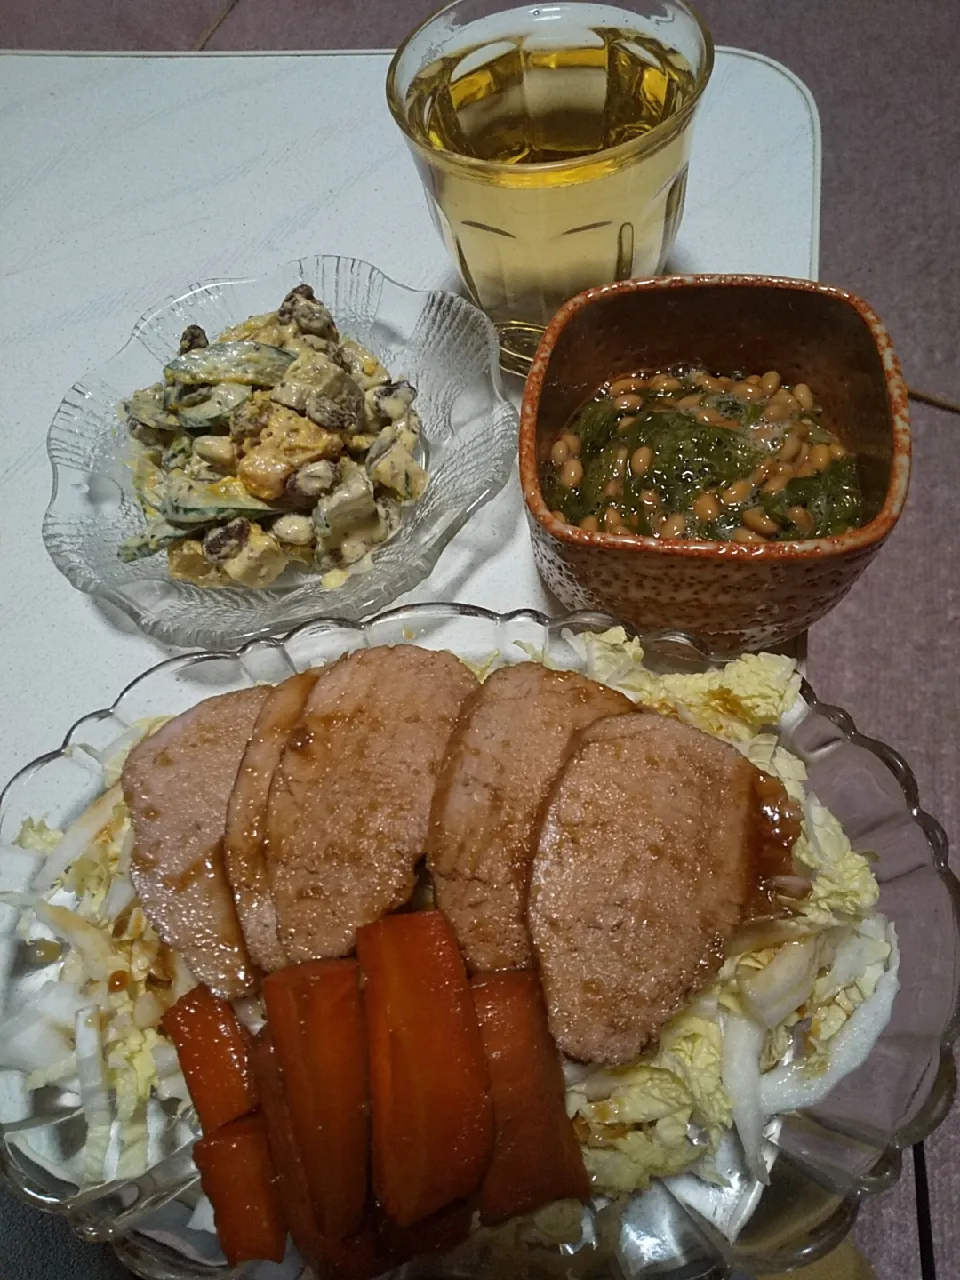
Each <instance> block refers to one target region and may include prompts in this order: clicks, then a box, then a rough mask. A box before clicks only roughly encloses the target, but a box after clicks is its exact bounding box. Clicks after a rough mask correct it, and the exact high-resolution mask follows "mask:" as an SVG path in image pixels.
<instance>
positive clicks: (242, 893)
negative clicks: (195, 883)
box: [223, 671, 319, 973]
mask: <svg viewBox="0 0 960 1280" xmlns="http://www.w3.org/2000/svg"><path fill="white" fill-rule="evenodd" d="M318 675H319V672H317V671H303V672H300V673H299V674H298V675H295V676H291V677H290V678H289V679H288V680H284V681H283V682H282V684H278V685H277V686H276V688H274V689H271V690H270V695H269V697H267V698H266V699H265V700H264V702H263V705H262V706H261V708H260V714H259V715H258V716H257V722H256V724H255V725H254V726H253V731H252V733H251V735H250V741H249V742H248V743H247V748H246V750H245V751H244V753H243V760H242V761H241V763H240V769H239V771H238V773H237V780H236V782H235V783H234V785H233V791H232V793H231V795H230V803H229V804H228V806H227V824H226V832H225V834H224V841H223V864H224V867H225V869H226V873H227V879H228V880H229V881H230V888H231V889H232V890H233V897H234V901H235V902H236V904H237V915H238V916H239V917H240V928H241V929H242V931H243V936H244V940H245V941H246V944H247V950H248V951H249V952H250V956H251V958H252V959H253V961H254V963H255V964H257V965H259V966H260V968H261V969H263V970H265V971H266V972H267V973H272V972H273V971H274V970H275V969H282V968H283V967H284V965H285V964H286V963H287V957H286V956H285V955H284V953H283V949H282V948H281V946H280V943H279V942H278V941H277V912H276V908H275V907H274V905H273V898H272V897H271V896H270V881H269V878H268V876H267V858H266V852H265V850H264V847H263V843H264V822H265V819H266V814H267V797H268V796H269V794H270V783H271V782H272V781H273V775H274V772H275V770H276V768H277V765H278V764H279V763H280V757H281V755H282V754H283V749H284V747H285V746H286V745H287V739H288V738H289V736H290V732H291V730H292V729H293V727H294V725H296V723H297V721H298V720H299V719H300V716H301V714H302V712H303V708H304V704H305V703H306V701H307V698H308V696H309V694H310V691H311V689H312V688H313V686H314V685H315V684H316V681H317V676H318Z"/></svg>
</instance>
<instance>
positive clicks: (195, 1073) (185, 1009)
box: [160, 984, 257, 1133]
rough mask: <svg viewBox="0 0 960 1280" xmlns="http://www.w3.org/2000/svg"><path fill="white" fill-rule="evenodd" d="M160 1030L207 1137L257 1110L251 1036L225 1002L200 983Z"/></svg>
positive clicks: (169, 1013)
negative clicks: (171, 1045) (169, 1044)
mask: <svg viewBox="0 0 960 1280" xmlns="http://www.w3.org/2000/svg"><path fill="white" fill-rule="evenodd" d="M160 1026H161V1028H162V1030H163V1032H164V1034H165V1035H167V1036H169V1037H170V1039H171V1040H172V1041H173V1043H174V1045H175V1046H176V1050H177V1057H178V1058H179V1060H180V1069H181V1071H182V1072H183V1075H184V1079H185V1080H186V1082H187V1088H188V1089H189V1090H190V1097H191V1099H192V1100H193V1105H194V1107H196V1110H197V1116H198V1118H199V1120H200V1127H201V1129H202V1130H203V1132H204V1133H215V1132H216V1130H217V1129H219V1128H220V1127H221V1126H222V1125H225V1124H229V1123H230V1121H231V1120H237V1119H239V1118H240V1116H245V1115H246V1114H247V1113H248V1112H250V1111H252V1110H253V1109H254V1107H256V1105H257V1088H256V1081H255V1080H254V1077H253V1069H252V1067H251V1065H250V1036H249V1035H248V1033H247V1030H246V1028H245V1027H243V1026H241V1025H240V1022H239V1020H238V1019H237V1015H236V1014H235V1013H234V1011H233V1007H232V1006H231V1005H230V1004H228V1002H227V1001H226V1000H221V999H220V997H219V996H215V995H214V994H213V992H212V991H211V990H210V988H209V987H205V986H203V985H202V984H201V985H200V986H198V987H194V988H193V990H192V991H188V992H187V993H186V995H183V996H181V997H180V999H179V1000H178V1001H177V1002H176V1004H173V1005H171V1006H170V1008H169V1009H168V1010H167V1011H166V1013H165V1014H164V1015H163V1017H162V1019H161V1020H160Z"/></svg>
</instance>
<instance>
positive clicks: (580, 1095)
mask: <svg viewBox="0 0 960 1280" xmlns="http://www.w3.org/2000/svg"><path fill="white" fill-rule="evenodd" d="M565 638H566V640H567V642H568V643H569V644H570V645H571V647H572V648H573V650H574V651H575V652H576V653H577V654H578V655H579V656H580V657H581V659H582V661H583V663H584V665H585V669H586V673H587V675H589V676H591V677H592V678H593V679H595V680H599V681H601V682H603V683H604V684H608V685H610V686H611V687H613V688H615V689H619V690H620V691H621V692H623V693H625V694H626V695H627V696H628V697H630V698H631V699H632V700H633V701H634V702H636V703H638V704H639V705H641V706H643V707H645V708H647V709H649V710H651V711H656V712H659V713H660V714H662V715H669V716H674V717H676V718H677V719H680V720H684V721H686V722H687V723H688V724H692V725H694V726H695V727H696V728H698V729H702V730H704V731H705V732H707V733H710V734H712V735H714V736H715V737H718V738H722V739H723V740H724V741H726V742H730V743H732V744H733V745H734V746H736V747H737V748H738V749H739V750H740V751H742V752H743V754H744V755H745V756H747V758H748V759H749V760H750V761H751V762H752V763H753V764H755V765H756V766H757V767H758V768H759V769H762V770H764V771H765V772H767V773H770V774H773V775H775V776H776V777H778V778H779V779H780V781H781V782H782V783H783V785H784V788H785V789H786V791H787V794H788V795H789V796H790V798H791V799H793V800H795V801H797V802H798V804H802V806H803V826H802V834H801V836H800V838H799V840H798V841H797V844H796V846H795V850H794V858H795V863H796V866H797V871H798V873H799V876H801V877H803V881H802V882H803V883H806V879H807V878H809V882H810V889H809V893H808V894H807V895H806V896H805V897H803V898H801V899H799V900H798V901H797V902H796V903H795V904H794V905H793V907H792V910H791V919H790V921H789V924H788V925H785V926H784V928H783V929H781V930H780V931H779V934H776V935H774V936H773V937H771V939H770V940H769V941H768V942H767V943H766V944H764V943H763V939H762V938H760V939H759V940H758V939H757V938H756V936H755V935H754V938H753V942H752V943H751V942H750V937H751V935H750V931H749V930H747V931H745V934H744V937H745V939H746V940H747V945H746V946H745V947H741V948H740V949H739V951H738V949H737V946H736V939H735V940H734V946H733V947H732V949H731V951H730V953H729V954H728V956H727V959H726V962H725V964H724V965H723V968H722V969H721V971H720V973H719V974H718V976H717V978H716V979H715V981H714V982H713V983H712V984H711V985H710V986H709V987H708V988H707V989H706V990H704V991H701V992H700V993H699V995H698V996H697V997H696V999H695V1001H694V1003H693V1005H692V1006H691V1007H689V1008H687V1009H684V1010H681V1011H680V1012H679V1013H677V1014H676V1015H675V1016H674V1017H673V1018H672V1019H671V1020H670V1022H668V1023H667V1024H666V1026H665V1027H663V1028H662V1029H661V1032H660V1038H659V1042H658V1044H657V1045H656V1047H655V1048H651V1049H650V1050H648V1051H647V1052H646V1053H644V1054H643V1055H642V1056H641V1057H640V1058H639V1059H638V1060H637V1061H636V1062H634V1063H630V1064H628V1065H626V1066H622V1067H617V1068H595V1069H586V1068H584V1069H580V1070H578V1071H576V1072H575V1073H574V1075H575V1078H574V1079H573V1080H572V1081H571V1082H568V1088H567V1109H568V1112H569V1113H570V1115H571V1116H572V1117H573V1120H574V1126H575V1128H576V1129H577V1132H578V1134H579V1136H580V1140H581V1147H582V1150H583V1154H584V1160H585V1163H586V1165H587V1169H588V1171H589V1173H590V1175H591V1179H592V1182H593V1186H594V1188H595V1190H596V1191H598V1192H601V1193H605V1194H608V1195H622V1194H625V1193H629V1192H632V1191H635V1190H642V1189H643V1188H645V1187H647V1186H648V1185H649V1183H650V1181H651V1179H653V1178H659V1177H666V1176H669V1175H671V1174H675V1173H678V1172H680V1171H681V1170H684V1169H687V1168H690V1167H691V1166H693V1165H697V1167H698V1168H699V1169H700V1170H701V1171H702V1172H703V1173H704V1174H705V1176H709V1171H710V1159H711V1157H712V1156H713V1155H714V1154H715V1153H716V1151H717V1148H718V1146H719V1143H720V1140H721V1138H722V1136H723V1134H724V1132H725V1131H726V1130H728V1129H729V1128H730V1126H731V1124H734V1125H735V1126H736V1128H737V1129H738V1132H739V1136H740V1139H741V1142H742V1144H743V1147H744V1150H745V1154H746V1157H747V1161H748V1165H749V1167H750V1168H751V1169H752V1170H753V1171H754V1172H755V1173H756V1174H757V1176H759V1177H765V1176H766V1175H765V1171H764V1169H763V1166H762V1163H761V1158H760V1157H761V1145H762V1141H763V1130H764V1125H765V1123H766V1121H767V1119H768V1113H767V1112H766V1111H765V1110H764V1107H763V1104H762V1092H763V1081H764V1078H765V1075H770V1076H771V1079H772V1073H774V1071H775V1069H778V1068H779V1066H780V1064H782V1063H783V1062H784V1060H785V1059H786V1058H788V1057H793V1058H794V1059H795V1061H796V1062H797V1063H798V1064H799V1066H798V1069H800V1070H802V1072H803V1073H804V1077H805V1079H807V1080H808V1081H811V1082H812V1081H814V1080H815V1079H816V1078H817V1077H818V1076H822V1075H823V1073H824V1072H828V1071H829V1068H830V1062H831V1055H832V1049H833V1046H834V1044H836V1043H837V1037H839V1036H841V1035H842V1033H843V1031H844V1028H845V1027H846V1026H847V1024H848V1023H849V1021H850V1019H851V1016H852V1015H853V1014H854V1012H855V1011H856V1010H857V1009H858V1008H860V1007H861V1006H862V1005H863V1004H864V1002H865V1001H868V1000H870V999H871V997H874V996H875V994H879V993H878V986H879V985H880V983H881V980H882V979H884V977H885V975H886V977H887V978H891V979H892V982H893V983H894V985H895V982H896V978H895V967H896V962H897V950H896V935H895V933H894V931H893V930H892V928H891V927H890V926H889V925H888V924H887V923H886V921H885V920H884V919H883V917H882V916H879V915H877V914H875V907H876V904H877V900H878V896H879V888H878V885H877V881H876V878H875V877H874V875H873V873H872V870H871V865H870V861H869V859H868V858H867V857H865V856H864V855H863V854H860V853H856V852H854V850H853V849H852V848H851V846H850V842H849V840H848V839H847V837H846V835H845V833H844V831H843V828H842V827H841V826H840V823H839V822H838V821H837V820H836V818H835V817H834V816H833V815H832V814H831V813H830V812H829V811H828V810H827V809H826V808H824V806H823V805H821V804H820V803H819V801H818V800H817V799H816V797H815V796H814V795H812V793H810V792H809V791H807V790H806V788H805V782H806V777H807V773H806V768H805V766H804V763H803V761H802V760H800V759H799V758H798V757H797V756H795V755H793V754H792V753H791V752H790V751H788V750H787V749H786V748H785V747H783V746H781V745H780V741H779V738H778V733H777V728H778V726H779V725H780V723H781V721H783V720H784V719H785V718H786V717H787V716H788V715H789V713H790V712H791V709H792V708H793V707H794V705H795V703H796V701H797V698H798V695H799V692H800V684H801V678H800V675H799V673H798V671H797V668H796V663H795V662H793V661H792V660H791V659H790V658H787V657H784V656H782V655H777V654H769V653H762V654H747V655H744V656H743V657H740V658H737V659H735V660H734V661H732V662H729V663H727V664H726V665H725V666H723V667H721V668H719V669H717V670H712V671H708V672H699V673H690V674H683V675H677V674H665V675H661V674H658V673H657V672H655V671H652V670H650V669H649V668H648V667H646V666H645V664H644V655H643V646H642V644H641V643H640V641H639V640H636V639H630V638H628V637H627V635H626V632H625V631H623V630H622V629H621V628H616V629H613V630H610V631H606V632H603V633H602V634H599V635H596V634H581V635H573V634H572V633H570V634H567V635H566V636H565ZM531 656H533V655H531ZM725 1063H726V1065H725Z"/></svg>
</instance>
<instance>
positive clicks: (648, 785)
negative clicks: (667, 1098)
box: [528, 714, 763, 1064]
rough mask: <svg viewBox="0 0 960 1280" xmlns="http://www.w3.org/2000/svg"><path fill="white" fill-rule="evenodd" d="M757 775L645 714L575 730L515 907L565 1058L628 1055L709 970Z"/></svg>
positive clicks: (715, 960) (724, 931)
mask: <svg viewBox="0 0 960 1280" xmlns="http://www.w3.org/2000/svg"><path fill="white" fill-rule="evenodd" d="M762 776H763V775H761V774H760V772H759V771H758V770H757V769H755V768H754V766H753V765H752V764H750V762H749V761H748V760H746V759H745V758H744V757H743V756H742V755H741V754H740V753H739V752H738V751H737V750H736V749H735V748H734V747H731V746H729V745H728V744H727V743H725V742H720V741H718V740H717V739H716V738H711V737H710V736H709V735H708V734H705V733H701V732H700V730H698V729H694V728H691V727H690V726H689V725H686V724H682V723H680V722H678V721H675V720H670V719H667V718H666V717H663V716H658V715H654V714H646V715H635V716H618V717H616V718H614V719H609V720H600V721H598V722H597V723H596V724H594V725H591V726H590V727H589V728H587V729H584V730H583V731H582V732H581V733H580V734H579V735H578V736H577V737H576V738H575V739H574V741H573V743H572V745H571V753H570V756H569V758H568V760H567V763H566V765H565V766H564V768H563V770H562V772H561V773H560V774H559V775H558V777H557V780H556V782H555V783H554V786H553V788H552V790H551V794H550V798H549V801H548V803H547V806H546V808H545V810H544V815H543V820H542V823H541V828H540V836H539V842H538V847H537V852H536V856H535V859H534V864H533V871H532V876H531V885H530V900H529V906H528V919H529V924H530V932H531V936H532V938H533V944H534V948H535V950H536V952H537V957H538V960H539V963H540V971H541V977H542V980H543V987H544V994H545V996H546V1001H547V1008H548V1011H549V1020H550V1029H551V1031H552V1032H553V1035H554V1038H555V1039H556V1041H557V1044H558V1045H559V1047H560V1049H561V1050H562V1051H563V1052H564V1053H566V1054H567V1055H568V1056H570V1057H571V1058H576V1059H579V1060H580V1061H583V1062H602V1063H613V1064H616V1063H624V1062H629V1061H631V1060H633V1059H634V1058H636V1057H637V1055H638V1054H639V1053H640V1052H641V1050H642V1049H643V1048H644V1046H645V1045H646V1044H647V1043H648V1041H649V1040H650V1039H651V1038H652V1037H653V1036H654V1035H655V1034H656V1032H657V1031H658V1029H659V1028H660V1027H661V1026H662V1025H663V1023H664V1022H666V1021H667V1019H668V1018H670V1016H671V1015H672V1014H673V1013H674V1012H676V1010H677V1008H678V1007H679V1006H680V1005H681V1003H682V1002H683V1001H684V999H685V998H686V997H687V996H688V995H689V994H690V993H691V992H693V991H695V990H696V989H697V988H699V987H701V986H703V985H705V984H706V983H707V982H709V981H710V979H711V978H712V977H713V975H714V974H715V973H716V972H717V970H718V969H719V968H720V965H721V963H722V960H723V947H724V944H725V943H726V942H727V941H728V940H729V938H730V936H731V934H732V933H733V930H734V929H735V927H736V926H737V924H738V923H739V922H740V920H741V918H742V917H743V915H744V912H745V910H746V907H747V904H748V902H749V901H750V900H751V899H752V897H753V890H754V870H753V852H752V851H753V848H754V837H755V828H756V823H757V814H758V801H757V783H758V781H759V779H760V778H761V777H762Z"/></svg>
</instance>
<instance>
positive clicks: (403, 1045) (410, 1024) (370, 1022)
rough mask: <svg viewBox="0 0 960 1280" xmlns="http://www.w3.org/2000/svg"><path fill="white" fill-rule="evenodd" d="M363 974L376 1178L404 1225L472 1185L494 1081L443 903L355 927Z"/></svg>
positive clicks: (489, 1129)
mask: <svg viewBox="0 0 960 1280" xmlns="http://www.w3.org/2000/svg"><path fill="white" fill-rule="evenodd" d="M357 958H358V960H359V961H360V967H361V969H362V970H363V974H364V977H365V979H366V982H365V986H364V992H363V1001H364V1011H365V1013H366V1019H367V1038H368V1042H369V1052H370V1096H371V1104H372V1111H373V1186H374V1192H375V1194H376V1196H377V1199H378V1200H379V1202H380V1204H381V1206H382V1207H383V1209H384V1212H385V1213H386V1214H387V1216H388V1217H390V1218H392V1219H393V1221H394V1222H395V1223H396V1224H397V1225H398V1226H400V1227H408V1226H410V1225H411V1224H412V1223H414V1222H418V1221H419V1220H420V1219H422V1218H426V1217H428V1216H429V1215H430V1214H432V1213H436V1211H437V1210H438V1209H442V1208H443V1207H444V1206H445V1205H448V1204H450V1203H451V1202H452V1201H454V1200H460V1199H464V1198H466V1197H468V1196H469V1195H470V1194H471V1193H472V1192H473V1191H475V1190H476V1188H477V1187H478V1185H479V1183H480V1179H481V1178H482V1177H483V1173H484V1170H485V1169H486V1166H487V1162H488V1160H489V1158H490V1152H491V1146H492V1141H493V1115H492V1110H491V1105H490V1079H489V1075H488V1072H487V1067H486V1062H485V1060H484V1055H483V1044H482V1042H481V1039H480V1030H479V1027H478V1025H477V1016H476V1012H475V1010H474V1007H473V1001H472V999H471V995H470V987H469V983H468V982H467V975H466V970H465V969H464V965H463V960H462V958H461V956H460V951H459V948H458V947H457V942H456V939H455V937H454V935H453V932H452V930H451V928H450V926H449V924H448V923H447V921H446V919H445V918H444V917H443V916H442V915H441V914H440V912H439V911H417V912H413V913H410V914H406V915H396V916H387V917H385V918H384V919H383V920H379V921H378V922H377V923H376V924H370V925H365V926H364V927H363V928H361V929H359V930H358V931H357Z"/></svg>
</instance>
